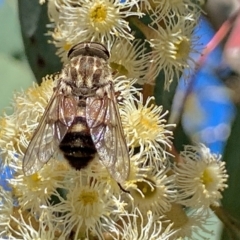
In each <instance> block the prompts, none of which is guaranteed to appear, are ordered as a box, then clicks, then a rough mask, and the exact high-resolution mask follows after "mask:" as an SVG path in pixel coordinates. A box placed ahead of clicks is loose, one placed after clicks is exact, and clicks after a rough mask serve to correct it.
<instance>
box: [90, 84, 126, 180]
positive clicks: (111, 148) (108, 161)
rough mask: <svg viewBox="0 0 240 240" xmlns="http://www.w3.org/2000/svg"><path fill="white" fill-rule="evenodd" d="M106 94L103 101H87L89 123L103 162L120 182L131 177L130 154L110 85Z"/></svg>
mask: <svg viewBox="0 0 240 240" xmlns="http://www.w3.org/2000/svg"><path fill="white" fill-rule="evenodd" d="M107 91H108V92H107V93H106V94H105V95H104V97H103V98H99V97H97V96H96V97H89V98H87V101H86V121H87V125H88V127H89V128H90V134H91V137H92V140H93V142H94V144H95V147H96V149H97V152H98V154H99V157H100V160H101V161H102V162H103V165H104V166H105V167H106V168H107V169H108V170H109V172H110V174H111V176H112V177H113V178H114V179H115V180H116V181H117V182H118V183H121V182H123V181H124V180H126V179H127V177H128V175H129V154H128V148H127V145H126V141H125V138H124V133H123V128H122V123H121V119H120V114H119V110H118V106H117V100H116V97H115V94H114V90H113V86H112V84H111V83H110V84H109V90H107Z"/></svg>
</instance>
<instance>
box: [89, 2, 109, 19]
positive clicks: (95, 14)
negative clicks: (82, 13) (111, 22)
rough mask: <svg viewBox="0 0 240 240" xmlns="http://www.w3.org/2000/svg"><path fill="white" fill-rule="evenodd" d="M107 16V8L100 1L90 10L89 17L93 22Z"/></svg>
mask: <svg viewBox="0 0 240 240" xmlns="http://www.w3.org/2000/svg"><path fill="white" fill-rule="evenodd" d="M106 17H107V8H106V6H104V5H103V4H101V3H97V4H96V5H95V6H94V7H93V8H92V9H91V11H90V18H91V20H92V21H93V22H103V21H105V20H106Z"/></svg>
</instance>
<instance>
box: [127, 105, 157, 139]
mask: <svg viewBox="0 0 240 240" xmlns="http://www.w3.org/2000/svg"><path fill="white" fill-rule="evenodd" d="M139 110H140V111H139V112H138V113H137V114H136V113H133V114H132V116H131V118H130V119H131V120H132V125H133V129H135V130H136V133H137V135H138V137H137V138H138V139H151V140H154V139H155V138H156V137H157V134H158V131H159V126H158V116H156V115H154V114H153V113H152V107H148V108H142V109H139ZM136 140H137V139H136ZM137 142H138V140H137Z"/></svg>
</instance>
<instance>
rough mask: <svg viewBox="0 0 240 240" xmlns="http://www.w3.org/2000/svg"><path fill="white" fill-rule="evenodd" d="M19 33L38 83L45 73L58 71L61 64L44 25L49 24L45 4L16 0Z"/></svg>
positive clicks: (31, 0)
mask: <svg viewBox="0 0 240 240" xmlns="http://www.w3.org/2000/svg"><path fill="white" fill-rule="evenodd" d="M18 10H19V20H20V24H21V33H22V38H23V43H24V47H25V52H26V55H27V59H28V61H29V64H30V67H31V69H32V71H33V73H34V75H35V78H36V80H37V82H38V83H40V82H41V79H42V77H44V76H46V75H47V74H52V73H54V72H58V71H59V70H60V69H61V67H62V64H61V62H60V60H59V57H58V56H56V54H55V53H56V48H55V46H54V45H53V44H49V43H48V41H49V40H50V37H49V36H46V33H47V31H48V29H47V27H46V25H47V24H49V20H48V15H47V4H44V5H40V4H39V2H38V1H37V0H19V1H18Z"/></svg>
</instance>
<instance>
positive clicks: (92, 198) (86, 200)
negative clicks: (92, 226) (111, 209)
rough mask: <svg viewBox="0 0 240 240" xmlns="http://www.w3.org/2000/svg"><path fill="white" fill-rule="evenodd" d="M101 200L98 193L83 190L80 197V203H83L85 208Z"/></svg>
mask: <svg viewBox="0 0 240 240" xmlns="http://www.w3.org/2000/svg"><path fill="white" fill-rule="evenodd" d="M98 200H99V196H98V193H97V192H96V191H86V190H83V191H82V192H81V194H80V195H79V201H81V202H82V203H83V205H84V206H87V205H93V204H94V203H97V202H98Z"/></svg>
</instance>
